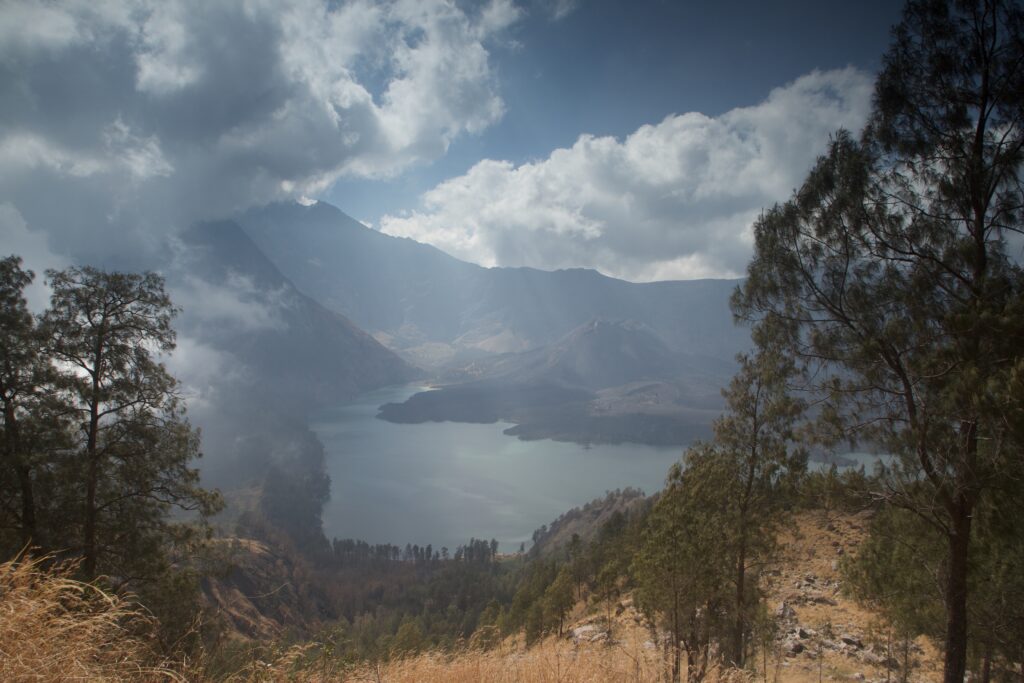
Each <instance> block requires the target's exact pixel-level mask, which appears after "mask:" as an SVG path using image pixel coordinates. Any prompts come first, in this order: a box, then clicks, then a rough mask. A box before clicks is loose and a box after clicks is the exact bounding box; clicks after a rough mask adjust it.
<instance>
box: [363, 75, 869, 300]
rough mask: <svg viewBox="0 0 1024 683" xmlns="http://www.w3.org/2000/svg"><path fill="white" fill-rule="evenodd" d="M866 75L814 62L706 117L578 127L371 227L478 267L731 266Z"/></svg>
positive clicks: (856, 108)
mask: <svg viewBox="0 0 1024 683" xmlns="http://www.w3.org/2000/svg"><path fill="white" fill-rule="evenodd" d="M872 82H873V81H872V78H871V77H870V76H869V75H868V74H865V73H862V72H860V71H857V70H854V69H852V68H848V69H843V70H836V71H829V72H817V71H816V72H813V73H810V74H807V75H805V76H803V77H801V78H799V79H797V80H796V81H794V82H793V83H790V84H788V85H786V86H785V87H781V88H778V89H776V90H773V91H772V92H771V93H770V94H769V96H768V98H767V99H766V100H764V101H763V102H761V103H760V104H757V105H755V106H751V107H744V108H738V109H734V110H731V111H729V112H726V113H725V114H722V115H721V116H718V117H709V116H705V115H703V114H699V113H693V112H691V113H686V114H680V115H673V116H669V117H667V118H666V119H665V120H663V121H662V122H660V123H658V124H655V125H646V126H643V127H641V128H640V129H638V130H637V131H635V132H634V133H632V134H631V135H629V136H628V137H626V138H625V139H622V140H620V139H616V138H612V137H594V136H590V135H583V136H581V137H580V138H579V139H578V140H577V141H576V143H575V144H574V145H573V146H572V147H571V148H569V149H557V150H555V151H553V152H552V153H551V154H550V155H549V156H548V157H547V158H546V159H543V160H540V161H536V162H532V163H526V164H522V165H520V166H515V165H513V164H511V163H509V162H507V161H494V160H484V161H481V162H479V163H477V164H476V165H475V166H473V167H472V168H471V169H470V170H469V171H468V172H467V173H466V174H465V175H463V176H460V177H457V178H452V179H450V180H447V181H445V182H443V183H441V184H440V185H438V186H437V187H435V188H434V189H432V190H430V191H428V192H427V193H426V194H424V196H423V198H422V201H423V210H421V211H415V212H412V213H411V214H408V215H402V216H384V217H383V218H382V219H381V222H380V225H381V230H382V231H384V232H387V233H389V234H392V235H399V236H405V237H412V238H413V239H416V240H420V241H424V242H428V243H430V244H433V245H435V246H437V247H439V248H441V249H444V250H445V251H448V252H450V253H452V254H454V255H455V256H458V257H460V258H464V259H467V260H470V261H474V262H477V263H481V264H484V265H504V266H518V265H529V266H534V267H539V268H563V267H580V266H582V267H592V268H597V269H598V270H601V271H602V272H605V273H609V274H612V275H615V276H619V277H623V278H627V279H631V280H656V279H666V278H679V279H687V278H695V277H712V276H715V277H733V276H738V275H740V274H742V272H743V270H744V267H745V264H746V261H747V259H748V258H749V255H750V251H751V247H752V237H751V232H750V228H751V224H752V222H753V221H754V219H755V218H756V217H757V215H758V213H759V212H760V211H761V210H762V208H764V207H767V206H770V205H772V204H774V203H775V202H779V201H784V200H785V199H787V198H788V196H789V194H790V193H791V192H792V190H793V189H794V188H796V187H797V186H799V184H800V183H801V182H802V180H803V177H804V176H805V174H806V173H807V171H808V170H809V168H810V166H811V164H812V163H813V162H814V159H815V158H816V157H817V156H818V155H819V154H822V153H823V152H824V151H825V146H826V144H827V140H828V137H829V135H830V134H832V133H833V132H834V131H835V130H836V129H837V128H840V127H843V128H847V129H851V130H858V129H859V128H860V127H861V126H862V125H863V123H864V121H865V120H866V117H867V114H868V111H869V108H870V100H871V92H872Z"/></svg>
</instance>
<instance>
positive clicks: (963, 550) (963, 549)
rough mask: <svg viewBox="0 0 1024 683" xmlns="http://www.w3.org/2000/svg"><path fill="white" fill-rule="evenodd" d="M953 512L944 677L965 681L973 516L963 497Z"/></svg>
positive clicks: (949, 682)
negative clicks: (968, 576)
mask: <svg viewBox="0 0 1024 683" xmlns="http://www.w3.org/2000/svg"><path fill="white" fill-rule="evenodd" d="M951 512H952V529H951V531H950V534H949V537H948V541H949V556H948V561H949V577H948V578H947V579H946V659H945V665H944V673H943V678H942V680H943V683H963V680H964V675H965V674H966V672H967V557H968V552H969V550H970V541H971V515H970V509H969V507H968V506H967V504H966V501H963V500H962V498H961V500H958V502H957V505H956V506H955V509H954V510H952V511H951Z"/></svg>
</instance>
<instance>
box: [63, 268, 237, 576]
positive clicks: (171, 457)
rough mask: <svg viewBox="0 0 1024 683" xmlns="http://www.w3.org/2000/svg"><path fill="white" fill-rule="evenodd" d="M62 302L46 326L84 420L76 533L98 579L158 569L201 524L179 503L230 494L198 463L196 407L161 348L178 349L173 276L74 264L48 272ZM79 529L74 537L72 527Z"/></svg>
mask: <svg viewBox="0 0 1024 683" xmlns="http://www.w3.org/2000/svg"><path fill="white" fill-rule="evenodd" d="M47 274H48V277H49V280H50V287H51V288H52V291H53V293H52V297H51V307H50V309H49V310H48V311H47V312H46V314H45V316H44V320H43V326H44V329H45V331H46V333H47V334H48V335H49V338H50V343H51V353H52V356H53V359H54V360H55V361H56V362H57V363H58V364H59V365H60V366H61V367H66V368H70V370H69V371H68V373H67V374H66V376H65V379H66V382H67V386H68V391H67V394H68V396H69V399H70V401H71V405H72V409H73V411H74V413H75V414H76V416H77V417H76V421H77V422H78V423H79V424H80V425H81V426H80V431H79V435H78V437H77V446H76V449H75V450H76V453H75V455H76V457H75V459H74V467H73V473H74V476H75V477H76V484H78V485H79V486H80V487H81V491H80V492H79V495H78V496H77V497H76V500H74V501H72V502H71V503H72V506H73V508H74V509H77V510H78V511H79V515H80V520H81V522H80V524H79V525H77V526H69V528H67V529H65V530H64V533H65V534H69V537H68V538H67V539H66V540H67V546H68V547H71V548H73V549H75V550H77V551H78V552H80V553H81V556H82V570H83V572H84V573H85V574H86V576H89V577H92V576H96V575H97V574H98V573H108V574H114V575H116V576H118V577H119V578H121V579H122V580H130V579H136V578H152V577H153V576H154V575H155V574H156V573H158V572H160V571H161V570H162V567H163V566H164V564H165V560H164V553H165V550H166V545H167V544H168V543H169V542H184V541H187V540H188V539H189V538H190V537H192V536H193V535H194V532H195V531H196V530H197V529H196V528H195V527H193V526H190V525H186V524H176V523H172V522H171V521H170V520H169V518H168V513H169V512H170V510H171V508H178V509H181V510H185V511H192V512H196V513H199V514H200V515H202V516H205V515H208V514H211V513H212V512H214V511H215V510H216V509H217V508H218V506H219V497H218V496H216V495H214V494H210V493H208V492H206V491H204V490H203V489H201V488H200V487H199V473H198V472H197V471H196V470H195V469H193V468H192V467H191V464H192V461H193V460H194V459H195V458H197V457H198V456H199V434H198V432H197V431H196V430H195V429H193V428H192V427H191V425H190V424H189V423H188V421H187V420H186V419H185V416H184V408H183V405H182V403H181V400H180V398H179V397H178V395H177V393H176V388H177V384H176V381H175V380H174V378H173V377H171V375H170V374H169V373H168V372H167V370H166V369H165V368H164V366H163V365H162V364H161V363H160V362H159V361H158V359H157V355H158V354H160V353H167V352H169V351H171V350H172V349H173V348H174V341H175V333H174V330H173V329H172V327H171V321H172V319H173V317H174V315H175V313H176V309H175V308H174V307H173V306H172V304H171V301H170V299H169V297H168V296H167V294H166V292H165V291H164V286H163V280H162V279H161V278H160V277H159V276H157V275H156V274H153V273H147V274H144V275H137V274H127V273H116V272H113V273H108V272H104V271H100V270H96V269H94V268H70V269H68V270H64V271H59V272H55V271H50V272H48V273H47ZM72 533H73V534H74V535H75V536H77V538H72V537H71V536H70V534H72Z"/></svg>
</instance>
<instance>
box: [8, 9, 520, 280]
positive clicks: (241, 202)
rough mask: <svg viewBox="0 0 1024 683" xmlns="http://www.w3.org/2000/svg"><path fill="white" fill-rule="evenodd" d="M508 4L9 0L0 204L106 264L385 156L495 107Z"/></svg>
mask: <svg viewBox="0 0 1024 683" xmlns="http://www.w3.org/2000/svg"><path fill="white" fill-rule="evenodd" d="M519 16H520V10H519V9H517V8H516V7H515V6H514V5H513V4H512V2H511V0H492V1H491V2H489V3H486V4H473V5H470V6H468V8H467V9H463V8H462V7H461V6H460V5H456V4H455V3H451V2H446V1H445V0H347V1H340V2H339V1H337V0H289V1H288V2H279V1H278V0H245V1H242V2H230V3H223V2H207V1H206V0H63V1H57V2H52V3H51V2H47V3H40V2H36V1H34V0H10V1H9V2H5V3H3V4H2V5H0V204H3V205H6V206H8V207H10V208H9V211H8V213H9V214H10V216H9V218H8V220H9V221H11V220H14V221H24V223H25V224H26V225H27V227H28V229H29V230H33V231H43V232H45V233H46V234H48V235H49V236H50V245H51V247H53V248H54V249H57V250H59V251H61V252H62V253H66V254H70V255H73V256H74V257H75V258H76V259H77V260H88V261H91V262H93V263H106V264H109V265H115V266H116V265H120V263H119V262H118V259H119V258H120V259H123V260H124V261H125V262H130V259H129V258H128V256H129V255H133V256H134V255H137V254H138V253H146V252H147V251H148V252H152V251H154V250H158V249H160V248H161V247H160V245H161V243H162V242H161V239H162V236H163V235H165V234H166V233H168V232H171V231H173V230H175V229H178V228H180V227H183V226H187V225H188V224H190V223H191V222H193V221H194V220H197V219H205V218H211V217H217V216H223V215H226V214H228V213H231V212H234V211H237V210H240V209H243V208H246V207H248V206H250V205H253V204H262V203H265V202H268V201H272V200H274V199H281V198H286V197H299V196H302V195H313V194H315V193H317V192H318V191H319V190H322V189H323V188H325V187H327V186H329V185H330V184H331V183H332V182H333V181H334V180H335V179H337V178H339V177H342V176H357V177H387V176H391V175H394V174H396V173H399V172H401V171H402V170H403V169H406V168H408V167H409V166H411V165H414V164H418V163H423V162H427V161H430V160H432V159H435V158H437V157H439V156H441V155H443V154H444V153H445V151H446V150H447V148H448V146H449V144H450V143H451V142H452V140H454V139H455V138H456V137H458V136H459V135H463V134H467V133H469V134H472V133H478V132H480V131H482V130H484V129H485V128H487V127H488V126H490V125H491V124H493V123H494V122H495V121H497V120H498V119H499V118H500V117H501V116H502V114H503V111H504V103H503V102H502V99H501V97H500V95H499V93H498V87H497V82H496V76H495V73H494V69H493V66H492V64H491V60H490V58H489V54H488V49H487V46H488V43H489V41H490V40H491V39H492V38H494V37H495V36H496V35H498V34H500V33H501V32H502V31H503V30H504V29H505V28H506V27H508V26H510V25H511V24H512V23H514V22H516V21H517V20H518V19H519ZM11 216H13V217H14V218H11Z"/></svg>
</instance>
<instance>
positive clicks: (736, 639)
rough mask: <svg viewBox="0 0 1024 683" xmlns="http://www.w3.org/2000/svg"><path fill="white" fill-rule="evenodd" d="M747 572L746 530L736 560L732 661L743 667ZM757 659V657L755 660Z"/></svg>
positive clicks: (740, 667) (735, 664)
mask: <svg viewBox="0 0 1024 683" xmlns="http://www.w3.org/2000/svg"><path fill="white" fill-rule="evenodd" d="M746 574H747V539H746V530H745V529H744V532H743V533H742V534H741V536H740V547H739V557H738V558H737V561H736V623H735V624H734V625H733V634H732V663H733V666H735V667H737V668H739V669H742V668H743V660H744V658H745V657H744V654H745V652H744V651H745V650H746V648H745V647H744V642H743V632H744V618H743V617H744V612H745V611H746V597H747V596H746V591H744V590H743V589H744V586H745V584H746V580H747V578H746ZM754 661H755V662H756V661H757V660H756V659H755V660H754Z"/></svg>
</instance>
